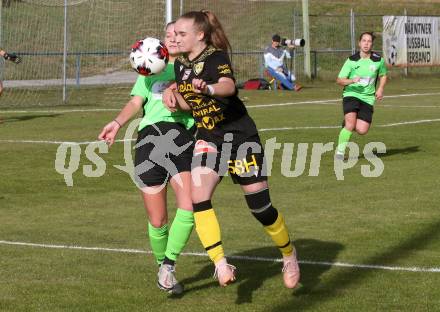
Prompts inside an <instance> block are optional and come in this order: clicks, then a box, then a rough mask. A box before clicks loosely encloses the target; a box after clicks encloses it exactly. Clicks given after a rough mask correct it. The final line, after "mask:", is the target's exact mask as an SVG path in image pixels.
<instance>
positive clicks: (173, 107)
mask: <svg viewBox="0 0 440 312" xmlns="http://www.w3.org/2000/svg"><path fill="white" fill-rule="evenodd" d="M162 102H163V104H164V105H165V107H166V108H167V109H168V110H169V111H170V112H176V111H177V108H178V107H177V99H176V97H175V96H174V93H173V90H172V88H166V89H165V91H164V92H163V94H162Z"/></svg>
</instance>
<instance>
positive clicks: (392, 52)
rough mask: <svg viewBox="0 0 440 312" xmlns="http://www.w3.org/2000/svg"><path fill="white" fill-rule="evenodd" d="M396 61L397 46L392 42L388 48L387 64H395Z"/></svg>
mask: <svg viewBox="0 0 440 312" xmlns="http://www.w3.org/2000/svg"><path fill="white" fill-rule="evenodd" d="M396 62H397V48H396V46H395V45H394V44H392V45H391V46H390V47H389V49H388V64H390V65H396Z"/></svg>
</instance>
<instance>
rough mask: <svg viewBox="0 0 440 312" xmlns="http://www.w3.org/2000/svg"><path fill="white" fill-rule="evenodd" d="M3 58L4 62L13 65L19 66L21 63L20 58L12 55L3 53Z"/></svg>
mask: <svg viewBox="0 0 440 312" xmlns="http://www.w3.org/2000/svg"><path fill="white" fill-rule="evenodd" d="M3 57H4V58H5V60H8V61H11V62H14V63H15V64H19V63H20V62H21V57H19V56H18V55H16V54H14V53H5V55H4V56H3Z"/></svg>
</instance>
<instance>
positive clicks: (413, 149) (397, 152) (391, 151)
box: [359, 145, 421, 159]
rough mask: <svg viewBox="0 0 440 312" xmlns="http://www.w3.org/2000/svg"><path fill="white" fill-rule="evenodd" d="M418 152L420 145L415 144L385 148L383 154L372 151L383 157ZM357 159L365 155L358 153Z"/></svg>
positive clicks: (363, 157)
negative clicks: (385, 150)
mask: <svg viewBox="0 0 440 312" xmlns="http://www.w3.org/2000/svg"><path fill="white" fill-rule="evenodd" d="M418 152H421V150H420V146H418V145H417V146H408V147H403V148H391V149H389V150H387V152H386V153H384V154H381V153H377V152H376V151H374V152H373V154H374V155H375V156H376V157H378V158H385V157H389V156H393V155H409V154H413V153H418ZM359 159H365V156H364V155H363V154H362V153H361V155H359Z"/></svg>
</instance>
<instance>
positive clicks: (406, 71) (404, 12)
mask: <svg viewBox="0 0 440 312" xmlns="http://www.w3.org/2000/svg"><path fill="white" fill-rule="evenodd" d="M403 15H405V16H407V15H408V13H407V11H406V8H405V9H403ZM405 22H408V20H405ZM405 42H407V41H406V38H405ZM407 50H408V48H407ZM403 73H404V74H405V77H407V76H408V61H407V62H406V66H405V67H404V68H403Z"/></svg>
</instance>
